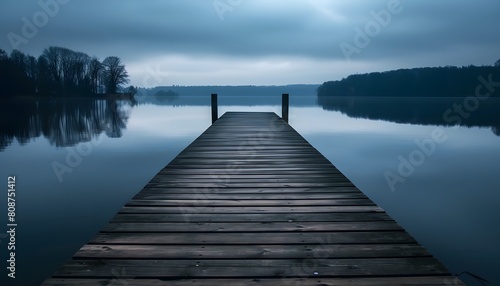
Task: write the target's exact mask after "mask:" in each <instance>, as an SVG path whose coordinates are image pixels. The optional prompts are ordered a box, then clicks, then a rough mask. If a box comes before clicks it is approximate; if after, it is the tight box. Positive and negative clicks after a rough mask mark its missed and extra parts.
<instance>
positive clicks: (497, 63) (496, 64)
mask: <svg viewBox="0 0 500 286" xmlns="http://www.w3.org/2000/svg"><path fill="white" fill-rule="evenodd" d="M495 66H496V67H497V68H498V67H500V59H499V60H498V61H497V62H496V63H495Z"/></svg>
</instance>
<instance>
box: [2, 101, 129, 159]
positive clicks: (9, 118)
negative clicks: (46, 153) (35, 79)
mask: <svg viewBox="0 0 500 286" xmlns="http://www.w3.org/2000/svg"><path fill="white" fill-rule="evenodd" d="M134 104H135V103H134V102H133V101H132V100H130V99H37V100H30V99H13V100H7V101H2V102H1V104H0V122H1V123H0V151H3V150H4V149H5V148H6V147H7V146H9V145H10V144H12V142H14V139H15V140H17V141H18V142H19V143H20V144H26V143H28V142H29V141H31V140H33V139H35V138H38V137H40V136H43V137H45V138H46V139H47V140H48V141H49V142H50V144H51V145H53V146H56V147H67V146H73V145H75V144H78V143H81V142H88V141H90V140H92V139H95V138H97V137H98V136H99V135H100V134H101V133H103V132H104V133H105V134H106V135H107V136H108V137H112V138H117V137H121V136H122V132H123V130H124V129H125V128H126V126H127V120H128V118H129V114H130V110H131V107H132V106H133V105H134Z"/></svg>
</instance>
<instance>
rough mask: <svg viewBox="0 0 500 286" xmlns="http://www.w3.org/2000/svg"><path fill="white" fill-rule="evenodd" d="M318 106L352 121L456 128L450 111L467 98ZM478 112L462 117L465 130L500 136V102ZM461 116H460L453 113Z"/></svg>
mask: <svg viewBox="0 0 500 286" xmlns="http://www.w3.org/2000/svg"><path fill="white" fill-rule="evenodd" d="M318 104H319V105H320V106H321V107H323V109H325V110H331V111H340V112H341V113H343V114H346V115H348V116H350V117H355V118H366V119H371V120H385V121H391V122H396V123H411V124H423V125H442V126H449V125H454V124H455V123H456V121H450V122H446V120H445V118H444V117H443V116H444V113H445V111H446V110H449V109H451V110H452V111H453V110H454V105H463V104H464V98H387V97H386V98H384V97H336V96H330V97H323V96H319V97H318ZM479 104H480V105H479V107H478V108H477V110H476V111H472V112H467V110H465V111H466V112H467V114H469V117H467V118H465V117H463V116H460V120H461V124H460V125H462V126H467V127H473V126H478V127H491V128H492V130H493V131H494V132H495V130H496V133H495V134H497V135H498V128H499V127H498V126H500V114H499V113H498V110H499V109H500V100H499V99H497V98H489V99H487V100H484V101H481V100H480V101H479ZM452 114H453V115H454V116H457V115H458V114H457V113H455V112H454V113H452Z"/></svg>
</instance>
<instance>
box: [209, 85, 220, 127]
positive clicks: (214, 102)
mask: <svg viewBox="0 0 500 286" xmlns="http://www.w3.org/2000/svg"><path fill="white" fill-rule="evenodd" d="M211 102H212V124H214V122H215V121H217V119H218V118H219V111H218V107H217V93H212V100H211Z"/></svg>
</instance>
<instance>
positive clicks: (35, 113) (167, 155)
mask: <svg viewBox="0 0 500 286" xmlns="http://www.w3.org/2000/svg"><path fill="white" fill-rule="evenodd" d="M136 97H137V99H136V100H134V101H131V100H111V99H107V100H103V99H100V100H97V99H66V100H63V99H59V100H56V99H44V100H33V99H18V100H8V101H7V100H3V101H0V118H1V121H0V122H1V123H0V164H1V165H0V178H1V179H0V180H1V181H3V182H4V186H3V187H2V189H3V190H4V195H2V200H0V201H1V202H2V205H0V210H1V214H2V219H1V222H2V223H1V224H0V256H1V257H2V261H3V262H2V267H1V269H2V270H1V271H0V273H1V275H2V276H1V278H0V281H1V284H2V285H38V284H39V283H41V282H42V281H43V280H44V279H46V278H47V277H49V276H50V275H51V274H52V273H53V272H54V271H56V269H57V268H58V267H59V266H61V265H62V264H63V263H64V261H66V260H67V259H70V258H71V256H72V255H73V254H74V253H75V252H76V251H77V250H78V249H79V248H80V247H81V246H82V245H83V244H85V242H87V241H88V240H89V239H90V238H91V237H92V236H94V235H95V234H96V233H97V232H98V231H99V230H100V229H101V228H102V227H103V226H104V225H106V224H107V222H108V221H109V220H110V219H111V218H112V217H113V216H114V215H115V214H116V213H117V212H118V211H119V210H120V208H121V207H122V206H123V205H124V204H125V203H126V202H127V201H128V200H130V199H131V198H132V197H133V196H134V195H135V194H136V193H138V192H139V191H140V190H141V188H142V187H143V186H144V185H145V184H146V183H147V182H148V181H149V180H150V179H151V178H152V177H153V176H154V175H155V174H156V173H157V172H158V171H159V170H160V169H161V168H162V167H163V166H165V165H166V164H168V163H169V162H170V161H171V160H172V159H173V158H174V157H175V156H176V155H177V154H178V153H179V152H180V151H182V150H183V149H184V148H185V147H186V146H187V145H188V144H189V143H190V142H192V141H193V140H194V139H195V138H196V137H198V136H199V135H200V134H201V133H202V132H203V131H204V130H205V129H206V128H208V127H209V126H210V124H211V118H210V106H209V103H210V97H209V96H203V97H189V98H186V97H183V96H182V95H181V96H179V97H178V98H172V99H168V98H152V97H149V96H145V95H141V94H139V95H138V96H136ZM280 98H281V97H280V96H275V97H255V98H253V97H245V98H244V99H243V98H240V99H238V98H237V97H234V96H233V97H231V96H221V97H220V98H219V104H220V106H219V115H222V114H223V113H224V112H226V111H272V112H276V113H277V114H278V115H280V113H281V106H280ZM464 102H465V101H464V99H462V98H460V99H447V98H434V99H432V98H407V99H394V98H326V99H325V98H320V99H319V100H318V98H317V97H316V96H315V95H314V94H309V95H304V96H294V94H293V93H292V94H291V98H290V104H291V106H290V125H291V126H292V127H294V128H295V129H296V130H297V131H298V132H299V133H300V134H302V136H304V137H305V138H306V139H307V140H308V141H309V142H310V143H311V144H312V145H313V146H314V147H315V148H317V149H318V150H319V151H320V152H321V153H322V154H323V155H325V157H327V158H328V159H329V160H330V161H331V162H332V163H333V164H334V165H335V166H337V167H338V169H339V170H340V171H342V172H343V173H344V174H345V175H346V176H347V177H348V178H349V179H351V180H352V182H353V183H354V184H355V185H356V186H357V187H358V188H359V189H360V190H361V191H363V192H364V193H365V194H366V195H367V196H369V197H370V198H371V199H372V200H373V201H374V202H376V203H377V204H378V205H380V206H381V207H382V208H384V209H385V210H386V211H387V213H388V214H389V215H391V216H392V217H393V218H394V219H395V220H396V221H397V222H398V223H399V224H401V225H402V226H403V227H404V228H405V229H406V230H407V231H408V232H409V233H411V234H412V235H413V236H414V237H415V239H416V240H417V241H418V242H419V243H420V244H422V245H423V246H424V247H426V248H427V249H428V250H429V251H430V252H431V253H432V254H433V255H434V256H435V257H436V258H438V259H439V260H440V261H441V262H442V263H443V264H444V265H445V266H446V267H447V268H448V269H449V270H450V271H451V272H452V273H462V272H463V273H462V274H461V275H460V277H461V278H462V280H463V281H464V282H466V283H467V284H468V285H500V275H499V274H498V269H499V268H500V227H499V226H498V222H497V219H498V218H500V208H499V207H498V205H499V203H500V191H499V190H500V189H499V186H500V176H499V175H500V115H499V114H500V113H499V112H498V110H500V100H499V99H495V98H490V99H485V100H482V101H480V104H479V106H474V107H475V108H474V109H469V110H466V113H465V112H463V113H457V112H456V111H455V109H454V105H457V104H463V103H464ZM469 107H470V106H469ZM8 176H15V177H16V222H17V224H18V226H17V230H16V267H17V269H16V270H17V271H16V276H17V278H16V280H15V281H13V280H12V279H8V278H7V277H6V275H7V274H6V262H5V259H4V257H7V236H6V224H7V223H6V222H7V205H6V199H5V198H6V197H7V178H8ZM474 276H476V277H474ZM477 277H481V278H483V279H485V280H487V281H489V283H486V282H482V283H484V284H482V283H481V281H480V280H479V279H478V278H477ZM13 282H15V283H13Z"/></svg>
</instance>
